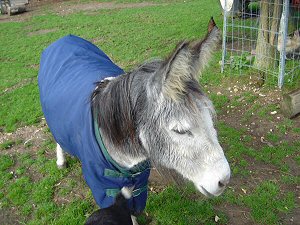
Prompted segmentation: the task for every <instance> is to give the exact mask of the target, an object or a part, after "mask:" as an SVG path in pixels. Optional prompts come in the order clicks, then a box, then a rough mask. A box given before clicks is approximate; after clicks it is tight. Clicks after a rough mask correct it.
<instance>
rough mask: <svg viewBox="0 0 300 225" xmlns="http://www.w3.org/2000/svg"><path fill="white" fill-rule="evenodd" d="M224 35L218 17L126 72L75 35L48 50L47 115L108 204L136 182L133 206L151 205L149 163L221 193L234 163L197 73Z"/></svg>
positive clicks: (63, 146) (61, 162)
mask: <svg viewBox="0 0 300 225" xmlns="http://www.w3.org/2000/svg"><path fill="white" fill-rule="evenodd" d="M219 40H220V30H219V29H218V27H217V26H216V24H215V22H214V20H213V19H212V18H211V20H210V22H209V25H208V33H207V35H206V36H205V38H204V39H203V40H198V41H194V42H189V41H183V42H180V43H179V44H178V45H177V47H176V48H175V50H174V51H173V52H172V53H171V54H170V56H169V57H168V58H167V59H165V60H152V61H148V62H145V63H144V64H142V65H140V66H138V67H137V68H136V69H134V70H133V71H131V72H128V73H125V72H124V71H123V70H122V69H121V68H119V67H118V66H117V65H115V64H114V63H113V62H112V61H111V60H110V59H109V58H108V57H107V56H106V55H105V54H104V52H102V51H101V50H100V49H99V48H97V47H96V46H95V45H93V44H91V43H90V42H88V41H86V40H83V39H81V38H79V37H76V36H73V35H68V36H66V37H63V38H61V39H59V40H58V41H56V42H54V43H53V44H51V45H50V46H49V47H48V48H47V49H46V50H44V52H43V54H42V58H41V66H40V71H39V75H38V82H39V90H40V99H41V105H42V109H43V112H44V115H45V119H46V121H47V123H48V126H49V128H50V131H51V132H52V134H53V136H54V138H55V140H56V142H57V149H56V150H57V165H58V167H59V168H62V167H64V166H65V163H66V160H65V156H64V153H63V150H64V151H67V152H68V153H70V154H72V155H75V156H77V157H78V158H79V159H80V161H81V164H82V171H83V175H84V178H85V180H86V182H87V184H88V185H89V187H90V188H91V190H92V193H93V196H94V198H95V201H96V202H97V204H98V205H99V206H100V207H101V208H106V207H109V206H111V205H112V204H113V203H114V198H115V196H116V195H117V194H118V193H119V192H120V190H121V188H122V187H124V186H126V187H132V186H134V187H135V189H134V190H133V194H132V198H131V199H129V200H128V204H129V208H130V209H131V213H132V215H134V214H136V213H139V212H141V211H142V210H143V209H144V208H145V204H146V199H147V181H148V177H149V172H150V165H151V164H152V165H154V166H156V165H160V166H163V167H166V168H169V169H171V170H175V171H176V172H178V173H179V174H180V175H182V176H183V177H184V178H186V179H187V180H190V181H191V182H193V183H194V185H195V186H196V188H197V189H198V190H199V191H200V192H201V193H202V194H204V195H205V196H209V197H212V196H218V195H220V194H221V193H222V192H223V191H224V189H225V187H226V185H227V184H228V182H229V178H230V167H229V164H228V162H227V160H226V157H225V156H224V152H223V149H222V147H221V146H220V144H219V142H218V138H217V132H216V130H215V128H214V118H215V111H214V107H213V104H212V102H211V101H210V100H209V98H208V97H207V96H206V95H205V94H204V92H203V91H202V89H201V88H200V84H199V83H198V75H199V74H200V73H201V72H202V71H203V69H204V67H205V66H206V65H207V64H208V62H209V59H210V58H211V54H212V52H213V50H214V49H215V47H216V45H217V44H218V42H219Z"/></svg>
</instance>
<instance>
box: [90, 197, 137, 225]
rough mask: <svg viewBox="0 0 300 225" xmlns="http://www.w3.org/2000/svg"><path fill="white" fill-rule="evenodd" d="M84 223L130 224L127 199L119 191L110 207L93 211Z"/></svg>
mask: <svg viewBox="0 0 300 225" xmlns="http://www.w3.org/2000/svg"><path fill="white" fill-rule="evenodd" d="M85 225H132V220H131V214H130V210H129V208H128V205H127V199H126V198H125V197H124V196H123V195H122V194H121V193H119V194H118V195H117V197H116V201H115V203H114V204H113V205H112V206H111V207H108V208H105V209H99V210H97V211H96V212H94V213H93V214H92V215H90V217H89V218H88V220H87V221H86V223H85Z"/></svg>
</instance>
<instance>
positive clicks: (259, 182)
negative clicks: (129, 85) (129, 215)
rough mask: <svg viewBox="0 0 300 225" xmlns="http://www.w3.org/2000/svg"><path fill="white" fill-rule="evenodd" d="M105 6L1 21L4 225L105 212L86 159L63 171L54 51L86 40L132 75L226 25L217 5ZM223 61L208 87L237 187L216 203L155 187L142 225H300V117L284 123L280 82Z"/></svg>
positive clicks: (56, 7)
mask: <svg viewBox="0 0 300 225" xmlns="http://www.w3.org/2000/svg"><path fill="white" fill-rule="evenodd" d="M103 2H106V3H105V4H106V5H105V6H106V8H105V9H100V8H99V2H98V3H97V2H95V1H90V0H85V1H80V2H78V1H74V2H73V1H70V2H64V3H49V4H42V6H40V7H37V8H34V10H33V11H31V12H29V13H27V14H24V15H19V16H15V17H14V18H13V19H12V20H11V19H8V18H7V17H6V16H4V15H0V30H1V33H0V81H1V82H0V224H83V222H84V221H85V220H86V218H87V217H88V215H90V214H91V213H92V212H93V211H94V210H96V209H97V206H96V204H95V202H94V200H93V198H92V195H91V192H90V190H89V189H88V187H87V186H86V184H85V182H84V180H83V178H82V175H81V168H80V163H79V161H78V160H77V159H75V158H71V157H68V158H67V160H68V168H67V169H65V170H58V169H57V168H56V163H55V151H54V148H55V144H54V141H53V138H52V136H51V134H50V133H49V129H48V128H47V126H46V124H45V121H44V119H43V114H42V111H41V107H40V103H39V93H38V87H37V74H38V69H39V60H40V55H41V52H42V50H43V49H44V48H45V47H46V46H47V45H49V44H50V43H51V42H53V41H55V40H56V39H58V38H60V37H62V36H64V35H67V34H70V33H72V34H75V35H79V36H81V37H83V38H85V39H87V40H90V41H91V42H93V43H94V44H96V45H97V46H99V47H101V49H102V50H103V51H104V52H106V53H107V54H108V55H109V56H110V57H111V58H112V59H113V60H114V62H116V63H117V64H118V65H120V66H121V67H123V68H125V69H126V70H130V69H132V68H133V67H134V66H136V65H138V64H139V63H142V62H143V61H144V60H146V59H149V58H154V57H165V56H166V55H167V54H168V53H169V52H170V51H171V50H172V49H173V48H174V47H175V45H176V43H177V42H178V41H180V40H182V39H196V38H199V37H203V36H204V35H205V32H206V29H207V23H208V20H209V18H210V16H214V18H215V20H216V23H217V24H218V25H219V26H220V27H222V15H221V11H220V8H219V5H218V1H217V0H214V1H196V0H194V1H193V0H186V1H179V0H178V1H167V0H166V1H164V0H161V1H158V0H156V1H143V3H142V4H140V3H139V2H141V1H130V0H124V1H117V3H116V4H112V3H110V2H109V1H103ZM133 3H134V4H133ZM78 4H82V6H85V7H82V8H81V7H78ZM126 4H130V5H127V6H126ZM87 6H91V7H87ZM97 7H98V8H97ZM80 8H81V10H80ZM69 9H72V10H69ZM220 57H221V53H220V51H218V52H216V54H215V55H214V58H213V60H212V62H211V64H210V67H209V69H207V70H206V71H205V73H204V74H203V75H202V77H201V78H200V82H201V84H202V86H203V88H204V89H205V91H206V92H207V93H208V95H209V96H210V97H211V99H212V100H213V102H214V104H215V106H216V110H217V113H218V122H217V124H216V125H217V128H218V132H219V139H220V142H221V144H222V146H223V147H224V151H225V154H226V156H227V158H228V160H229V163H230V166H231V169H232V180H231V183H230V185H229V187H228V188H227V190H226V191H225V193H224V194H223V195H222V196H220V197H217V198H214V199H207V198H204V197H203V196H201V195H200V194H199V193H197V192H196V191H195V189H194V188H193V186H192V185H190V184H188V185H187V187H185V188H183V189H178V188H177V187H176V186H173V185H159V184H157V183H150V187H151V188H150V190H149V198H148V202H147V207H146V210H145V213H144V214H143V215H142V216H140V217H139V221H140V223H141V224H149V223H151V224H166V225H167V224H182V225H184V224H189V225H197V224H299V221H300V208H299V202H300V195H299V193H300V153H299V149H300V119H299V118H296V119H293V120H290V119H286V118H284V116H283V115H282V114H281V112H280V107H279V103H280V99H281V94H282V93H281V91H280V90H277V89H276V88H275V87H274V86H272V85H265V86H263V87H258V86H256V81H255V80H254V79H253V76H252V77H249V76H247V77H246V76H244V77H232V76H228V74H226V73H225V74H221V73H220V72H219V71H220V66H219V63H218V62H219V60H220ZM295 86H296V87H297V86H298V87H299V85H298V84H297V83H295V84H294V85H293V87H295ZM283 91H285V90H283Z"/></svg>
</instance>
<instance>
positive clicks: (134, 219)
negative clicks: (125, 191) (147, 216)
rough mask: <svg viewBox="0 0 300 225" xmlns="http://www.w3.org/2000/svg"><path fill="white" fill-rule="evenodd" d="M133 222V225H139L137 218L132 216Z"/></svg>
mask: <svg viewBox="0 0 300 225" xmlns="http://www.w3.org/2000/svg"><path fill="white" fill-rule="evenodd" d="M131 220H132V224H133V225H139V224H138V222H137V219H136V217H135V216H133V215H131Z"/></svg>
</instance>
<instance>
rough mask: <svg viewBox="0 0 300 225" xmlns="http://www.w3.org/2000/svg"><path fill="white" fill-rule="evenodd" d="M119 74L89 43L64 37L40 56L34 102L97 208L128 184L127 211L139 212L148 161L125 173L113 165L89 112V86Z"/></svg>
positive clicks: (91, 88) (107, 59)
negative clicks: (73, 159) (73, 158)
mask: <svg viewBox="0 0 300 225" xmlns="http://www.w3.org/2000/svg"><path fill="white" fill-rule="evenodd" d="M122 74H125V73H124V71H123V70H122V69H121V68H119V67H118V66H117V65H115V64H114V63H113V62H112V61H111V60H110V59H109V57H108V56H107V55H105V53H104V52H102V51H101V50H100V49H99V48H97V47H96V46H95V45H93V44H92V43H90V42H88V41H86V40H84V39H82V38H79V37H76V36H73V35H68V36H65V37H63V38H61V39H59V40H57V41H56V42H54V43H52V44H51V45H50V46H49V47H48V48H46V49H45V50H44V52H43V54H42V57H41V62H40V71H39V75H38V84H39V90H40V100H41V105H42V110H43V112H44V115H45V118H46V121H47V123H48V126H49V128H50V131H51V133H52V134H53V136H54V139H55V141H56V142H57V143H58V144H59V145H60V146H61V147H62V148H63V149H64V150H65V151H67V152H68V153H70V154H71V155H74V156H76V157H78V158H79V160H80V161H81V164H82V171H83V176H84V178H85V180H86V182H87V184H88V186H89V187H90V189H91V190H92V193H93V196H94V199H95V201H96V202H97V204H98V205H99V206H100V207H101V208H106V207H109V206H111V205H112V204H113V202H114V197H115V196H116V195H117V193H118V192H119V191H120V189H121V188H122V187H124V186H128V187H131V186H134V187H135V190H134V191H133V197H132V198H131V199H130V200H129V207H130V209H131V210H132V212H133V213H140V212H141V211H143V209H144V208H145V205H146V200H147V184H148V177H149V173H150V169H149V168H150V167H149V163H148V162H146V163H143V164H142V165H138V166H137V167H135V168H133V169H130V170H127V169H125V168H122V167H120V166H119V165H118V164H117V163H116V162H114V160H113V159H112V158H111V157H110V156H109V154H108V152H107V150H106V148H105V146H104V145H103V142H102V139H101V135H100V132H99V129H98V124H97V122H96V120H95V119H94V118H93V115H92V109H91V100H90V99H91V95H92V93H93V91H94V89H95V85H96V84H95V83H96V82H99V81H101V80H103V79H105V78H106V77H116V76H119V75H122ZM103 107H105V106H103ZM99 126H100V127H101V124H99Z"/></svg>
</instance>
